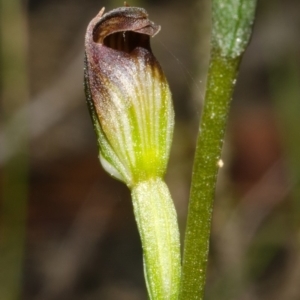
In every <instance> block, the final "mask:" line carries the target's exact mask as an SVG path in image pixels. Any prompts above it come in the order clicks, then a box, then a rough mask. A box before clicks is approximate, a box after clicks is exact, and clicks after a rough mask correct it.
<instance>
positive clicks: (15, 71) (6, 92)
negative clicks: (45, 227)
mask: <svg viewBox="0 0 300 300" xmlns="http://www.w3.org/2000/svg"><path fill="white" fill-rule="evenodd" d="M21 2H22V1H19V0H12V1H7V0H0V25H1V26H0V28H1V29H0V37H1V41H0V51H1V52H0V63H1V71H0V72H1V100H2V103H1V106H2V107H1V108H2V111H1V112H2V116H3V117H4V120H3V121H4V122H6V124H9V120H10V119H11V118H12V116H13V115H14V113H15V111H17V110H18V109H19V108H20V107H21V106H23V105H24V104H26V102H27V99H28V80H27V31H26V20H25V18H24V12H23V11H22V4H21ZM26 121H27V120H26V119H24V120H23V119H19V120H18V122H15V123H14V124H13V125H9V126H8V125H7V126H6V127H5V132H4V134H5V144H4V145H1V146H2V147H3V148H4V151H5V150H6V151H9V149H11V148H14V150H15V152H14V153H15V154H14V155H13V156H12V157H11V158H10V159H9V160H7V161H6V162H5V165H4V167H3V176H2V179H3V180H2V182H1V183H2V197H1V198H2V199H1V200H2V201H1V203H0V206H1V208H0V299H3V300H16V299H19V298H20V294H21V276H22V262H23V253H24V241H25V219H26V200H27V179H28V176H27V175H28V151H27V150H28V144H27V142H28V140H27V137H28V135H27V122H26Z"/></svg>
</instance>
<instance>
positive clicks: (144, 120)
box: [85, 7, 174, 187]
mask: <svg viewBox="0 0 300 300" xmlns="http://www.w3.org/2000/svg"><path fill="white" fill-rule="evenodd" d="M103 11H104V10H103V9H102V10H101V11H100V13H99V14H98V15H97V16H96V17H95V18H94V19H93V20H92V21H91V22H90V24H89V26H88V29H87V33H86V39H85V51H86V52H85V53H86V59H85V84H86V94H87V101H88V104H89V108H90V112H91V115H92V118H93V123H94V127H95V130H96V133H97V137H98V144H99V146H100V151H99V152H100V161H101V163H102V166H103V167H104V169H105V170H106V171H107V172H109V173H110V174H111V175H113V176H114V177H116V178H118V179H120V180H122V181H124V182H125V183H126V184H127V185H128V186H130V187H132V186H134V185H135V184H137V183H138V182H141V181H144V180H147V179H149V178H155V177H162V176H163V175H164V173H165V170H166V165H167V161H168V157H169V151H170V144H171V138H172V133H173V125H174V121H173V120H174V112H173V107H172V101H171V94H170V90H169V87H168V84H167V81H166V78H165V76H164V74H163V72H162V70H161V67H160V65H159V63H158V62H157V60H156V59H155V57H154V56H153V54H152V51H151V48H150V41H149V40H150V37H151V36H154V35H155V34H156V33H157V32H158V31H159V30H160V27H159V26H157V25H155V24H154V23H152V22H151V21H150V20H149V19H148V15H147V13H146V11H145V10H144V9H141V8H134V7H122V8H118V9H115V10H112V11H110V12H108V13H106V14H103Z"/></svg>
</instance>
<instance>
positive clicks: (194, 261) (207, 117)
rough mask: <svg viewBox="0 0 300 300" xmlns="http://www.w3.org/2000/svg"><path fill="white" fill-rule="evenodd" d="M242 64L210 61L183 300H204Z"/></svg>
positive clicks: (219, 59) (186, 246) (186, 247)
mask: <svg viewBox="0 0 300 300" xmlns="http://www.w3.org/2000/svg"><path fill="white" fill-rule="evenodd" d="M239 61H240V59H239V58H235V59H228V58H224V57H222V56H221V55H220V53H219V52H217V51H213V53H212V57H211V61H210V67H209V73H208V81H207V92H206V97H205V105H204V109H203V114H202V119H201V124H200V129H199V136H198V141H197V146H196V154H195V159H194V169H193V177H192V186H191V192H190V203H189V211H188V220H187V228H186V233H185V244H184V257H183V259H184V260H183V269H182V283H181V291H180V298H179V299H182V300H190V299H203V294H204V287H205V278H206V266H207V259H208V250H209V236H210V227H211V218H212V205H213V199H214V192H215V185H216V178H217V172H218V169H219V161H220V158H221V150H222V145H223V138H224V132H225V126H226V120H227V115H228V111H229V106H230V100H231V98H232V93H233V88H234V85H235V80H236V76H237V70H238V65H239Z"/></svg>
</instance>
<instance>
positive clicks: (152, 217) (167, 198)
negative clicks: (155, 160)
mask: <svg viewBox="0 0 300 300" xmlns="http://www.w3.org/2000/svg"><path fill="white" fill-rule="evenodd" d="M132 200H133V208H134V214H135V218H136V221H137V225H138V230H139V233H140V236H141V241H142V247H143V252H144V268H145V277H146V283H147V288H148V293H149V296H150V299H152V300H175V299H176V300H177V299H178V292H179V282H180V269H181V268H180V241H179V230H178V223H177V216H176V211H175V208H174V204H173V201H172V198H171V195H170V193H169V190H168V187H167V185H166V184H165V183H164V182H163V180H162V179H160V178H155V179H150V180H147V181H143V182H141V183H139V184H137V185H136V186H135V187H134V188H133V189H132Z"/></svg>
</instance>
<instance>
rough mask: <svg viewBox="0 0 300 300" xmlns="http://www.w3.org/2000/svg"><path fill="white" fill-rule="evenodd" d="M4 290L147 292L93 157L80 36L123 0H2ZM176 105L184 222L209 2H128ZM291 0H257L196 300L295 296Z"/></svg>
mask: <svg viewBox="0 0 300 300" xmlns="http://www.w3.org/2000/svg"><path fill="white" fill-rule="evenodd" d="M0 3H1V9H0V24H1V43H0V47H1V53H0V76H1V77H0V79H1V80H0V118H1V119H0V179H1V186H0V189H1V191H0V201H1V202H0V299H1V300H10V299H11V300H12V299H14V300H15V299H22V300H25V299H26V300H60V299H64V300H68V299H72V300H77V299H81V300H94V299H95V300H96V299H103V300H144V299H147V296H146V290H145V284H144V277H143V266H142V251H141V245H140V241H139V236H138V232H137V228H136V224H135V221H134V217H133V212H132V205H131V200H130V194H129V191H128V189H127V187H126V186H125V185H124V184H122V183H120V182H118V181H116V180H113V179H111V178H110V177H109V176H108V175H107V174H106V173H105V172H104V171H103V169H102V167H101V166H100V164H99V162H98V159H97V146H96V138H95V135H94V132H93V128H92V123H91V120H90V116H89V114H88V110H87V107H86V103H85V96H84V93H83V55H84V49H83V44H84V34H85V30H86V27H87V24H88V22H89V21H90V20H91V19H92V18H93V17H94V16H95V15H96V14H97V12H98V11H99V10H100V8H102V7H103V6H105V7H106V9H107V10H110V9H113V8H116V7H118V6H122V5H123V3H122V2H121V1H108V0H106V1H96V0H86V1H82V0H39V1H38V0H28V1H21V0H0ZM129 4H130V5H132V6H141V7H144V8H145V9H146V10H147V11H148V13H149V15H150V19H151V20H153V21H154V22H155V23H157V24H160V25H161V26H162V30H161V32H160V33H159V34H158V35H157V36H156V37H155V38H154V39H153V40H152V48H153V51H154V53H155V55H156V57H157V58H158V60H159V61H160V63H161V65H162V67H163V69H164V71H165V73H166V75H167V78H168V79H169V82H170V86H171V90H172V93H173V98H174V106H175V112H176V128H175V134H174V141H173V147H172V152H171V159H170V163H169V168H168V173H167V176H166V180H167V183H168V185H169V187H170V190H171V194H172V196H173V198H174V201H175V205H176V208H177V211H178V218H179V222H180V229H181V234H182V236H183V234H184V227H185V219H186V212H187V203H188V196H189V185H190V179H191V168H192V160H193V154H194V145H195V140H196V134H197V129H198V122H199V117H200V114H201V107H202V103H203V96H204V93H205V76H206V72H207V67H208V61H209V39H210V1H209V0H187V1H185V2H183V1H179V0H173V1H169V0H160V1H159V0H153V1H150V0H134V1H130V2H129ZM299 33H300V2H299V1H298V0H276V1H274V0H259V1H258V8H257V18H256V21H255V26H254V31H253V38H252V41H251V44H250V46H249V47H248V49H247V51H246V53H245V55H244V58H243V61H242V64H241V69H240V76H239V79H238V83H237V87H236V91H235V94H234V99H233V103H232V109H231V114H230V118H229V123H228V128H227V133H226V139H225V145H224V151H223V162H224V167H223V168H222V169H221V171H220V174H219V180H218V188H217V192H216V200H215V206H214V218H213V228H212V236H211V251H210V259H209V267H208V284H207V289H206V299H209V300H218V299H223V300H224V299H228V300H256V299H257V300H258V299H259V300H268V299H272V300H274V299H275V300H276V299H278V300H279V299H280V300H299V299H300V287H299V282H300V201H299V200H300V117H299V114H300V39H299Z"/></svg>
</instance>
